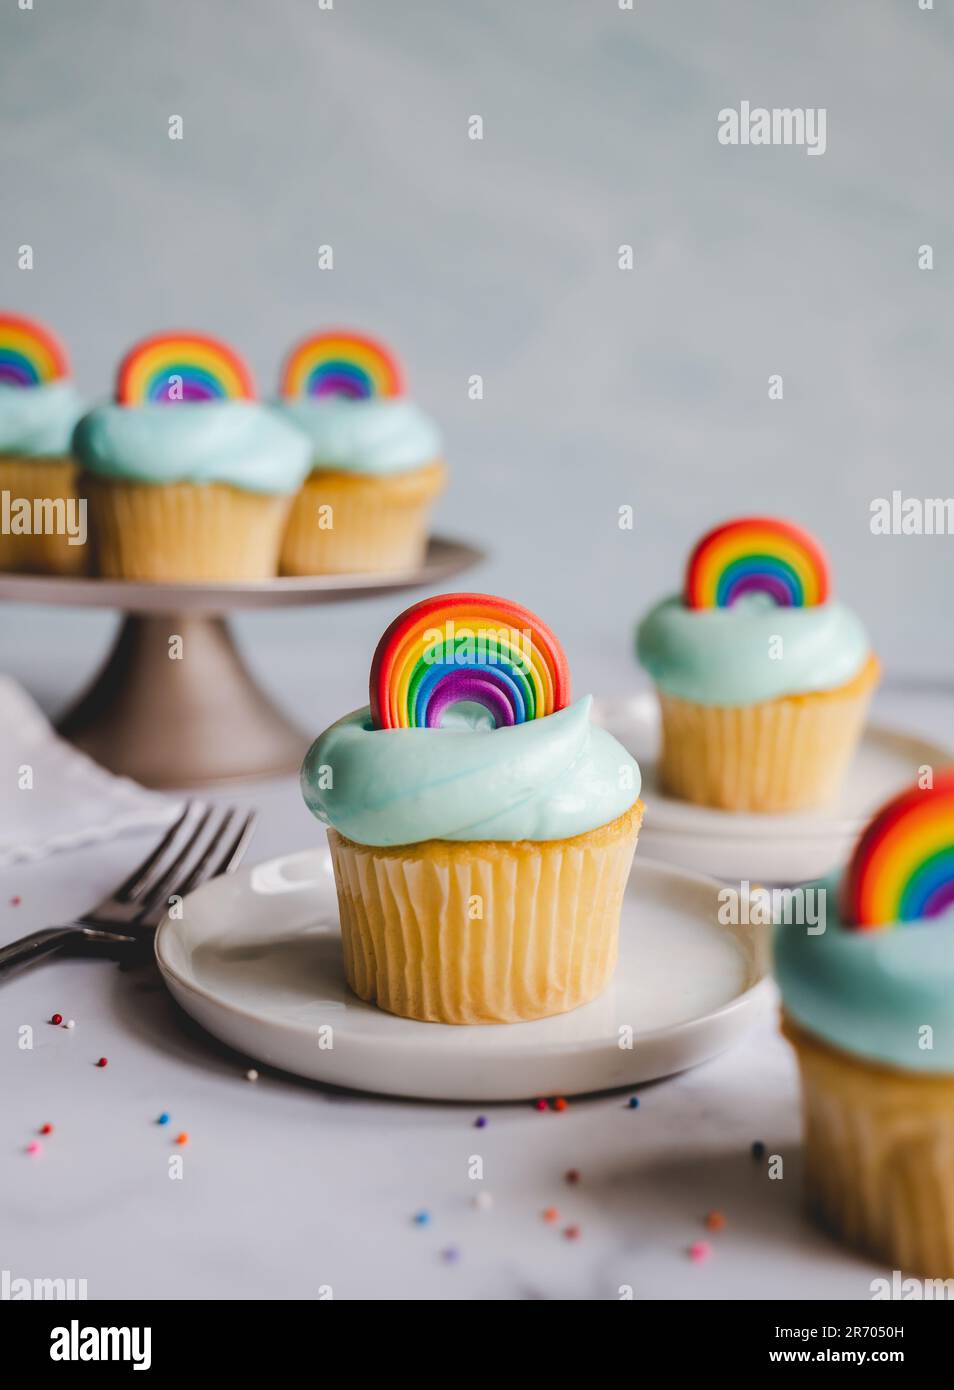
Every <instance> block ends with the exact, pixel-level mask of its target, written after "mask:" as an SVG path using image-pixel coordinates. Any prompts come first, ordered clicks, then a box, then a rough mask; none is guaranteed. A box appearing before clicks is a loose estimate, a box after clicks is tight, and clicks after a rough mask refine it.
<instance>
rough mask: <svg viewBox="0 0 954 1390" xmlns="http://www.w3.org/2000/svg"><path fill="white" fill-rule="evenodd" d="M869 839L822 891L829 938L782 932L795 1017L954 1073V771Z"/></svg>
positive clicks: (881, 816)
mask: <svg viewBox="0 0 954 1390" xmlns="http://www.w3.org/2000/svg"><path fill="white" fill-rule="evenodd" d="M922 781H923V783H924V785H920V784H919V785H918V786H916V787H913V788H911V789H910V790H908V791H905V792H903V793H902V794H901V795H900V796H897V797H895V798H894V799H893V800H891V801H889V802H888V803H887V805H885V806H883V807H882V809H881V810H880V811H879V812H878V813H877V814H876V815H875V816H874V817H873V819H872V820H871V822H870V824H869V825H868V827H867V829H866V830H865V831H864V833H863V834H862V835H861V837H860V839H859V840H858V843H857V845H856V847H855V850H854V853H853V854H852V856H851V859H850V861H849V863H848V866H847V868H846V869H845V871H844V873H843V874H842V875H841V876H840V877H839V876H838V875H834V876H832V877H830V878H828V879H825V880H822V881H820V882H819V883H817V884H812V885H807V886H808V887H810V888H814V889H815V890H816V892H820V891H823V892H824V895H825V896H824V900H823V901H824V903H825V917H824V924H825V930H824V931H823V932H822V933H821V934H812V933H809V932H808V931H806V929H805V928H804V927H801V926H796V925H795V924H789V925H786V926H783V927H777V928H776V933H775V964H776V973H777V976H778V981H779V985H780V987H781V991H782V997H783V1001H784V1004H785V1008H786V1009H787V1011H788V1012H789V1013H790V1014H791V1016H792V1017H793V1018H794V1019H795V1020H796V1022H798V1023H800V1024H802V1025H803V1026H804V1027H805V1028H807V1029H809V1030H810V1031H811V1032H812V1033H814V1034H816V1035H817V1036H818V1037H820V1038H822V1039H823V1040H825V1041H826V1042H829V1043H832V1044H833V1045H834V1046H836V1047H841V1048H843V1049H844V1050H845V1051H847V1052H852V1053H856V1054H858V1055H861V1056H864V1057H867V1058H873V1059H874V1060H876V1061H881V1062H885V1063H888V1064H889V1065H894V1066H898V1067H904V1068H906V1069H907V1070H910V1071H923V1072H952V1071H954V767H952V768H947V769H945V770H943V771H940V772H938V773H935V774H932V773H931V772H930V771H929V770H928V769H925V770H924V772H923V777H922Z"/></svg>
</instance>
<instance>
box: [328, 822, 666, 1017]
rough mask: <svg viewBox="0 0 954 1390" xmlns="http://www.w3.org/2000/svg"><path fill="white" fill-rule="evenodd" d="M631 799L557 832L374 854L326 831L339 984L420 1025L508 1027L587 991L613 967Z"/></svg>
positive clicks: (582, 997) (567, 1004)
mask: <svg viewBox="0 0 954 1390" xmlns="http://www.w3.org/2000/svg"><path fill="white" fill-rule="evenodd" d="M642 815H643V805H642V802H641V801H637V802H635V803H634V804H633V806H632V807H631V808H630V810H628V811H627V812H625V813H624V814H623V815H621V816H618V817H617V818H616V820H614V821H611V822H610V823H609V824H607V825H602V826H598V827H597V828H596V829H595V830H590V831H587V832H586V834H583V835H576V836H574V837H573V838H572V839H567V840H545V841H530V840H520V841H517V842H514V843H509V842H505V841H497V840H493V841H469V842H461V843H456V842H454V841H450V840H426V841H424V843H422V844H417V845H400V846H396V847H393V848H378V847H375V846H371V845H359V844H355V843H354V842H353V841H351V840H348V839H346V838H345V837H344V836H343V835H340V834H338V832H337V831H335V830H329V831H328V839H329V842H330V844H331V857H332V862H333V864H334V872H335V883H336V885H337V889H338V905H339V909H340V915H341V936H342V942H343V946H344V959H345V970H346V973H347V977H348V983H349V985H350V986H351V988H352V989H353V990H354V992H355V994H357V995H358V996H359V997H360V998H361V999H367V1000H369V1001H373V1002H374V1003H376V1004H377V1005H378V1006H379V1007H380V1008H382V1009H386V1010H387V1011H388V1012H389V1013H393V1014H400V1015H401V1016H402V1017H403V1018H415V1019H420V1020H423V1021H426V1022H429V1023H460V1024H468V1023H518V1022H521V1021H525V1020H528V1019H534V1018H547V1017H549V1016H550V1015H551V1014H560V1013H566V1012H568V1011H569V1010H570V1009H575V1008H577V1007H578V1006H579V1005H581V1004H586V1003H587V1002H588V1001H589V1000H591V999H595V998H596V996H597V995H599V994H601V993H602V992H603V990H604V989H605V988H606V986H607V985H608V984H609V981H610V978H611V976H612V974H613V970H614V968H615V965H616V957H617V946H618V936H619V915H620V908H621V905H622V901H623V892H624V890H625V887H626V880H627V878H628V876H629V870H630V865H631V863H632V859H633V851H634V850H635V848H636V839H637V836H638V834H639V827H640V823H641V821H642Z"/></svg>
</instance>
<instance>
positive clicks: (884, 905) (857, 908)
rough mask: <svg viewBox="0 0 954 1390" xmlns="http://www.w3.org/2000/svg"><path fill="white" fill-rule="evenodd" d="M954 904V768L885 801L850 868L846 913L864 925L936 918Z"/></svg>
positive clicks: (844, 897) (864, 927) (846, 880)
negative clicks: (931, 783)
mask: <svg viewBox="0 0 954 1390" xmlns="http://www.w3.org/2000/svg"><path fill="white" fill-rule="evenodd" d="M950 907H954V767H952V768H946V769H945V770H944V771H942V772H939V773H937V774H936V775H935V778H934V785H933V786H932V787H925V788H923V789H922V788H920V787H916V788H912V789H911V790H910V791H906V792H902V793H901V795H900V796H896V797H895V798H894V799H893V800H892V801H889V802H888V803H887V805H886V806H883V807H882V809H881V810H880V811H879V812H878V814H877V815H876V816H875V817H874V819H873V820H872V821H871V823H870V824H869V826H868V828H867V829H866V830H865V832H864V834H863V835H862V836H861V839H860V840H859V841H858V844H857V846H856V847H855V851H854V854H853V855H852V857H851V861H850V863H849V865H848V868H847V870H846V871H845V877H844V880H843V882H842V893H841V917H842V920H843V922H844V923H845V925H846V926H852V927H855V928H857V929H859V930H868V929H877V928H885V927H891V926H895V925H898V924H901V923H905V922H914V921H918V920H920V919H922V918H929V917H937V916H938V915H939V914H940V913H942V912H945V911H946V910H947V909H948V908H950Z"/></svg>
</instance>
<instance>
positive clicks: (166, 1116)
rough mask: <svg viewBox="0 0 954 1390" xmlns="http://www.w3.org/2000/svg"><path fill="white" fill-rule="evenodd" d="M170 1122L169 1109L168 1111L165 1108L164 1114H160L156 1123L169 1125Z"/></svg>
mask: <svg viewBox="0 0 954 1390" xmlns="http://www.w3.org/2000/svg"><path fill="white" fill-rule="evenodd" d="M168 1123H169V1111H168V1110H163V1112H162V1114H161V1115H160V1116H159V1118H158V1120H157V1121H156V1124H157V1125H167V1124H168Z"/></svg>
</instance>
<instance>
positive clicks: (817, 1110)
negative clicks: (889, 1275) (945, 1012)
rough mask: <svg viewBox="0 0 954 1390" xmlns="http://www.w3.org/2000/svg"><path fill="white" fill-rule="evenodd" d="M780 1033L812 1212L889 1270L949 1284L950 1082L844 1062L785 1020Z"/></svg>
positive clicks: (953, 1090) (952, 1264)
mask: <svg viewBox="0 0 954 1390" xmlns="http://www.w3.org/2000/svg"><path fill="white" fill-rule="evenodd" d="M782 1032H783V1033H784V1035H785V1037H787V1038H788V1040H789V1042H790V1043H792V1045H793V1046H794V1048H795V1052H796V1055H797V1057H798V1063H799V1069H800V1071H801V1078H802V1110H803V1114H804V1122H805V1185H806V1197H807V1201H808V1205H809V1208H810V1210H811V1212H812V1214H813V1215H814V1216H815V1218H816V1219H817V1220H818V1221H820V1222H821V1224H822V1225H824V1226H825V1227H826V1229H828V1230H829V1231H831V1233H832V1234H833V1235H835V1236H837V1237H838V1238H839V1239H840V1240H843V1241H844V1242H845V1243H846V1244H848V1245H851V1246H853V1247H855V1248H856V1249H859V1250H862V1251H864V1252H865V1253H867V1254H869V1255H873V1256H874V1257H875V1258H877V1259H879V1260H883V1261H884V1262H885V1264H886V1265H887V1267H888V1269H889V1270H894V1269H899V1270H902V1271H907V1272H909V1273H912V1274H917V1275H920V1276H922V1277H925V1278H929V1279H952V1278H954V1075H935V1074H929V1073H925V1072H912V1071H905V1070H902V1069H901V1068H895V1067H889V1066H884V1065H882V1064H880V1063H877V1062H869V1061H865V1060H864V1059H863V1058H860V1057H854V1056H852V1055H850V1054H849V1053H847V1052H842V1051H841V1050H840V1049H839V1048H835V1047H831V1046H829V1045H828V1044H827V1043H825V1042H822V1041H821V1040H820V1039H819V1038H816V1037H815V1036H814V1035H813V1034H810V1033H808V1032H806V1031H805V1030H804V1029H803V1028H801V1027H799V1025H798V1024H797V1023H795V1022H794V1020H793V1019H791V1018H790V1017H789V1016H788V1015H787V1014H783V1016H782Z"/></svg>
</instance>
